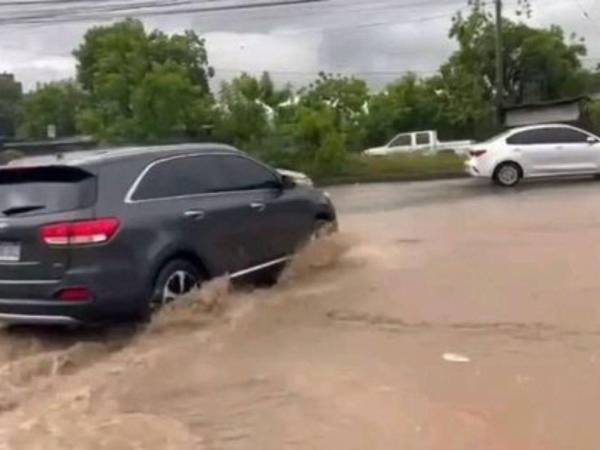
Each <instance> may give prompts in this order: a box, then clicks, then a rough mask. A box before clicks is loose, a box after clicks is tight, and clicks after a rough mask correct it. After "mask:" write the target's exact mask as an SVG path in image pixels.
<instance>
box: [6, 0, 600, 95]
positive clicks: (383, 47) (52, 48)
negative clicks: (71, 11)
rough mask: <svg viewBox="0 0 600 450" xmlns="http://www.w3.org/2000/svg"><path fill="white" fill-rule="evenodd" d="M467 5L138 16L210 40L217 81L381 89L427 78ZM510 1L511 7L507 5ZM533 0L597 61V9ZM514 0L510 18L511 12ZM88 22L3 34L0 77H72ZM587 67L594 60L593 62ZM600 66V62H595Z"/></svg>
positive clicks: (389, 1) (358, 3) (547, 20)
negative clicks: (337, 77) (331, 79)
mask: <svg viewBox="0 0 600 450" xmlns="http://www.w3.org/2000/svg"><path fill="white" fill-rule="evenodd" d="M466 3H467V2H466V0H422V1H421V2H417V1H415V0H402V1H400V0H370V1H369V0H330V1H329V2H328V3H317V4H310V5H305V6H299V7H286V8H277V9H262V10H253V11H235V12H232V11H230V12H226V13H209V14H206V13H203V14H199V13H195V14H187V15H176V16H166V17H152V18H148V19H144V21H145V23H146V24H147V26H148V27H150V28H155V27H156V28H160V29H163V30H165V31H167V32H180V31H182V30H184V29H187V28H192V29H194V30H196V31H197V32H198V33H200V34H202V35H203V36H204V37H205V38H206V40H207V47H208V50H209V57H210V61H211V64H212V65H214V66H215V67H216V69H217V74H218V80H222V79H227V78H230V77H232V76H234V75H236V74H237V73H238V71H239V70H241V69H244V70H247V71H249V72H253V73H258V72H260V71H262V70H270V71H272V72H273V75H274V77H275V79H276V80H278V81H279V82H292V83H294V84H296V85H301V84H304V83H306V82H308V81H310V80H311V79H313V78H314V76H315V75H316V73H317V72H318V71H319V70H326V71H337V72H344V73H356V74H357V75H359V76H362V77H365V78H368V79H369V80H370V82H371V85H372V86H374V87H380V86H382V85H384V84H385V83H387V82H389V81H391V80H393V79H394V78H397V77H399V76H401V74H402V73H403V72H405V71H409V70H410V71H416V72H420V73H429V72H431V71H433V70H435V69H436V68H437V67H438V66H439V64H440V63H441V62H442V61H443V60H444V59H445V58H447V56H448V55H449V54H450V53H451V52H452V50H453V49H454V43H453V42H451V41H450V40H449V39H448V36H447V31H448V28H449V26H450V17H451V15H452V14H453V12H455V11H456V10H458V9H459V8H465V7H466ZM512 3H514V2H512ZM540 3H541V2H539V1H538V2H535V3H534V15H533V17H532V18H531V19H530V22H531V23H532V24H534V25H538V26H542V25H543V26H545V25H548V24H551V23H556V24H559V25H561V26H563V27H564V28H565V30H566V31H567V32H568V33H570V32H577V33H578V34H579V35H581V36H584V37H586V39H587V45H588V48H589V54H590V57H600V39H599V38H600V28H599V27H598V24H600V6H595V5H594V4H595V0H580V3H581V6H582V7H583V9H584V10H586V11H587V12H588V16H589V18H587V19H586V18H585V17H584V15H583V12H582V10H581V9H579V8H578V7H577V6H576V4H575V3H574V2H572V1H567V0H552V2H548V1H547V2H544V6H543V8H542V7H540ZM510 11H511V6H510V0H507V12H508V13H509V14H510ZM90 25H91V24H84V23H76V24H61V25H46V26H44V27H29V28H28V27H24V26H4V27H3V28H1V29H0V71H3V70H6V71H11V72H15V73H16V74H17V76H18V78H19V79H21V80H22V81H23V83H24V84H25V86H26V87H28V88H31V87H32V86H34V85H35V83H36V82H43V81H48V80H52V79H59V78H65V77H70V76H73V74H74V67H75V62H74V60H73V59H72V57H71V56H70V53H71V51H72V50H73V48H75V47H76V46H77V44H78V43H79V41H80V39H81V37H82V35H83V33H84V32H85V29H86V28H87V27H88V26H90ZM592 62H593V61H590V64H591V63H592ZM598 62H600V60H599V61H598Z"/></svg>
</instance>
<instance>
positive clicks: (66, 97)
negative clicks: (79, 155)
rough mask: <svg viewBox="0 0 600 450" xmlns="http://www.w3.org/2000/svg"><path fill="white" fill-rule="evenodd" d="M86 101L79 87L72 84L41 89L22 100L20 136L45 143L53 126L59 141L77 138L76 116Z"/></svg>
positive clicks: (43, 86) (38, 87)
mask: <svg viewBox="0 0 600 450" xmlns="http://www.w3.org/2000/svg"><path fill="white" fill-rule="evenodd" d="M83 99H84V94H83V92H82V90H81V88H80V87H79V85H78V84H77V83H75V82H73V81H70V80H68V81H58V82H53V83H48V84H41V85H38V86H37V88H36V90H35V91H33V92H31V93H28V94H26V95H25V97H24V99H23V117H22V123H21V126H20V133H21V134H22V135H23V136H25V137H27V138H33V139H44V138H46V137H47V130H48V126H49V125H54V126H55V127H56V136H57V137H63V136H73V135H75V134H77V131H78V130H77V127H76V116H77V112H78V111H79V108H80V107H81V105H82V104H83Z"/></svg>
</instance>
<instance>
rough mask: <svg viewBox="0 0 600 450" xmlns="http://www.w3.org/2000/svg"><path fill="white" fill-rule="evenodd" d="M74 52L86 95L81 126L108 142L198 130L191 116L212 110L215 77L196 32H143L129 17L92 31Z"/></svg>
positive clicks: (163, 137)
mask: <svg viewBox="0 0 600 450" xmlns="http://www.w3.org/2000/svg"><path fill="white" fill-rule="evenodd" d="M74 55H75V57H76V58H77V61H78V65H77V79H78V81H79V82H80V83H81V85H82V87H83V88H84V90H85V91H86V92H87V93H89V102H88V105H87V107H86V108H84V109H83V110H82V111H81V113H80V114H79V125H80V127H81V128H82V130H84V131H86V132H88V133H91V134H94V135H96V136H98V137H100V138H103V139H106V140H132V139H135V140H142V141H152V140H156V139H165V138H168V137H171V136H176V135H179V134H182V133H183V134H198V133H199V130H201V128H202V127H203V126H204V125H206V124H200V123H193V122H192V120H191V119H192V118H198V117H203V116H204V115H205V112H206V111H207V110H209V109H210V104H211V103H212V97H211V96H210V91H209V85H208V79H209V78H210V77H211V76H212V75H213V71H212V69H211V68H210V67H209V66H208V56H207V53H206V49H205V45H204V40H202V39H200V38H199V37H198V36H197V35H196V34H195V33H194V32H192V31H187V32H185V33H184V34H182V35H172V36H169V35H166V34H164V33H162V32H160V31H154V32H151V33H147V32H146V30H145V29H144V26H143V25H142V23H141V22H140V21H138V20H133V19H127V20H124V21H122V22H118V23H115V24H113V25H110V26H100V27H95V28H92V29H90V30H89V31H88V32H87V33H86V35H85V37H84V41H83V43H82V44H81V45H80V46H79V48H78V49H77V50H76V51H75V52H74ZM199 111H200V112H199Z"/></svg>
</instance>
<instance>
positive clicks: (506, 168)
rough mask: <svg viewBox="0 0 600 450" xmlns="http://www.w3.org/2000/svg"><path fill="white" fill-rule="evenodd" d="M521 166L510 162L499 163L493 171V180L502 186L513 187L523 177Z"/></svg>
mask: <svg viewBox="0 0 600 450" xmlns="http://www.w3.org/2000/svg"><path fill="white" fill-rule="evenodd" d="M522 174H523V172H522V170H521V167H520V166H519V165H518V164H516V163H512V162H506V163H502V164H500V165H499V166H498V167H497V168H496V170H495V171H494V182H495V183H496V184H497V185H498V186H502V187H514V186H516V185H517V184H519V182H520V181H521V178H522V177H523V175H522Z"/></svg>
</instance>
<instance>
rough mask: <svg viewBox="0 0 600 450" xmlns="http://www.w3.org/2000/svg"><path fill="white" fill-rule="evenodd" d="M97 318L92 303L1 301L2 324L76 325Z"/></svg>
mask: <svg viewBox="0 0 600 450" xmlns="http://www.w3.org/2000/svg"><path fill="white" fill-rule="evenodd" d="M95 317H97V314H96V312H95V308H94V305H93V303H92V302H77V303H75V302H74V303H66V302H60V301H58V300H52V301H50V300H30V299H27V300H18V299H10V300H7V299H0V322H2V323H8V324H39V325H75V324H80V323H84V322H89V321H93V320H94V318H95Z"/></svg>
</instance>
